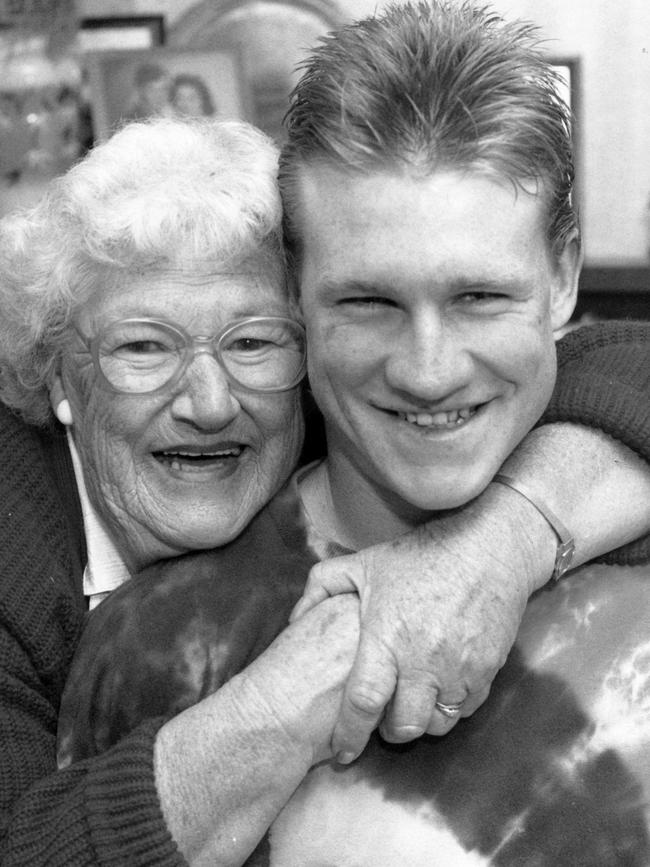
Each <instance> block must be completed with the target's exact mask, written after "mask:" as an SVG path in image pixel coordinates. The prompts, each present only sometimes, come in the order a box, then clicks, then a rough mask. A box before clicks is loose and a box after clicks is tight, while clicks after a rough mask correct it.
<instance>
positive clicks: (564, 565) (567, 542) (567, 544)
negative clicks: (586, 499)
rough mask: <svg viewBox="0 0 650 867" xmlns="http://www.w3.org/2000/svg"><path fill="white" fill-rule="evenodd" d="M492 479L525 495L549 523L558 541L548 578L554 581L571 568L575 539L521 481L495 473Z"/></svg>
mask: <svg viewBox="0 0 650 867" xmlns="http://www.w3.org/2000/svg"><path fill="white" fill-rule="evenodd" d="M492 481H493V482H498V483H499V484H501V485H506V486H507V487H508V488H512V490H513V491H517V493H518V494H521V496H522V497H525V498H526V499H527V500H528V502H529V503H530V504H531V505H532V506H534V507H535V508H536V509H537V511H538V512H539V513H540V515H542V516H543V517H544V518H546V520H547V521H548V523H549V524H550V525H551V528H552V529H553V531H554V533H555V535H556V536H557V538H558V540H559V542H558V546H557V551H556V554H555V563H554V565H553V573H552V575H551V579H550V580H551V581H554V582H556V581H559V580H560V578H561V577H562V576H563V575H564V573H565V572H567V571H568V570H569V569H570V568H571V563H572V561H573V555H574V553H575V549H576V546H575V540H574V538H573V535H572V534H571V532H570V531H569V530H568V529H567V528H566V527H565V526H564V524H563V523H562V521H560V519H559V518H558V517H557V515H556V514H555V513H554V512H552V511H551V509H549V507H548V506H547V505H546V503H544V502H543V501H542V500H540V499H539V497H537V496H536V495H535V494H533V493H532V491H530V490H529V489H528V488H527V487H526V486H525V485H522V484H521V482H518V481H516V480H515V479H513V478H512V476H506V475H505V474H503V473H497V475H496V476H495V477H494V478H493V479H492Z"/></svg>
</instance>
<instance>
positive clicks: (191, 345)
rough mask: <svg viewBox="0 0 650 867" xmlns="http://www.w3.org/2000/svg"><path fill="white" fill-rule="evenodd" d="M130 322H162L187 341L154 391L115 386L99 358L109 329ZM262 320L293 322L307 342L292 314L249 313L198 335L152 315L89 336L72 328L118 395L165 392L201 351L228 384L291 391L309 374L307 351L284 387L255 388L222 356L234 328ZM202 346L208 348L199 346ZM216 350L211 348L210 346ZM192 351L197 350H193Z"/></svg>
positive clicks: (247, 388)
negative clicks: (177, 361) (174, 365)
mask: <svg viewBox="0 0 650 867" xmlns="http://www.w3.org/2000/svg"><path fill="white" fill-rule="evenodd" d="M130 322H144V323H147V324H148V325H162V326H163V327H164V328H167V329H169V330H170V331H172V332H175V333H176V334H177V335H179V336H180V337H181V338H182V339H183V342H184V348H183V352H182V356H181V358H182V359H183V360H182V361H181V364H179V366H178V369H177V371H176V372H175V373H174V374H173V375H172V376H171V377H170V378H169V379H168V380H167V382H165V383H163V384H162V385H159V386H158V387H157V388H154V389H152V390H151V391H123V390H122V389H119V388H117V386H115V385H113V383H112V382H111V381H110V379H108V377H107V376H106V374H105V373H104V371H103V370H102V366H101V363H100V360H99V347H100V343H101V339H102V337H103V336H104V334H105V333H106V331H107V330H108V329H109V328H112V327H113V326H114V325H118V324H120V323H130ZM259 322H284V323H290V324H291V327H293V328H296V329H297V330H298V331H299V332H300V333H301V334H302V338H303V342H304V341H306V333H305V327H304V325H302V323H300V322H298V321H297V320H296V319H291V318H289V317H288V316H245V317H244V318H243V319H234V320H232V321H231V322H227V323H226V325H225V326H224V327H223V328H222V329H221V331H218V332H217V333H216V334H213V335H211V336H208V335H201V334H197V335H196V336H194V335H192V334H189V332H187V331H186V330H185V329H184V328H183V327H182V326H180V325H175V324H174V323H172V322H168V321H167V320H166V319H154V318H152V317H149V316H134V317H130V318H127V319H117V320H115V322H111V323H110V325H107V326H106V328H103V329H102V330H101V331H99V332H98V333H97V334H95V335H94V337H88V336H86V335H85V334H84V333H83V332H82V331H81V330H80V329H79V327H78V326H77V325H75V324H74V323H73V324H72V327H73V328H74V330H75V331H76V333H77V335H78V336H79V339H80V340H81V342H82V343H83V344H84V346H85V347H86V349H87V350H88V352H90V355H91V357H92V360H93V365H94V367H95V371H96V373H97V374H98V375H99V377H100V379H101V381H102V382H103V383H104V385H105V386H106V387H107V388H108V389H109V390H110V391H112V392H114V393H115V394H125V395H133V396H134V397H138V396H139V397H141V396H142V395H145V394H146V395H155V394H159V393H160V392H162V391H164V390H165V389H168V388H173V387H174V386H175V385H176V384H177V383H178V381H179V380H180V379H181V378H182V377H183V375H184V374H185V372H186V371H187V368H188V367H189V366H190V364H191V363H192V362H193V361H194V359H195V358H196V356H197V354H198V353H199V352H202V353H208V354H209V355H211V356H212V358H214V360H215V361H216V362H217V364H218V365H219V367H220V368H221V370H223V372H224V374H225V376H226V379H227V380H228V383H229V384H230V385H231V386H232V385H234V386H236V387H237V388H238V389H242V390H243V391H248V392H251V393H252V394H280V393H282V392H285V391H291V390H292V389H293V388H296V386H297V385H299V384H300V382H301V380H302V379H304V377H305V374H306V373H307V352H306V351H304V352H303V359H302V364H301V365H300V368H299V369H298V373H297V374H296V376H295V377H294V380H293V381H292V383H291V384H290V385H284V386H282V387H280V388H254V387H253V386H250V385H246V384H245V383H242V382H239V380H238V379H236V378H235V377H234V376H233V374H232V373H231V372H230V371H229V370H228V368H227V367H226V365H225V363H224V361H223V359H222V358H221V348H220V344H221V341H222V340H223V339H224V337H226V336H227V335H228V334H230V332H231V331H234V330H235V329H236V328H238V327H239V326H241V325H245V324H246V323H259ZM197 344H198V345H197ZM199 346H201V347H204V348H202V349H201V348H199ZM210 346H211V347H212V349H209V347H210ZM190 350H193V351H192V352H190Z"/></svg>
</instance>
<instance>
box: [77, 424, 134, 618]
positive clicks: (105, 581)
mask: <svg viewBox="0 0 650 867" xmlns="http://www.w3.org/2000/svg"><path fill="white" fill-rule="evenodd" d="M66 434H67V437H68V445H69V447H70V454H71V455H72V465H73V467H74V474H75V479H76V482H77V489H78V491H79V500H80V501H81V512H82V515H83V521H84V534H85V536H86V550H87V553H88V563H87V564H86V568H85V569H84V577H83V588H84V595H85V596H86V597H87V599H88V608H89V609H91V610H92V609H93V608H94V607H95V606H96V605H99V603H100V602H101V601H102V599H105V598H106V597H107V596H108V594H109V593H110V592H111V590H115V588H116V587H119V586H120V584H123V583H124V582H125V581H128V579H129V578H130V577H131V576H130V575H129V572H128V569H127V568H126V566H125V565H124V561H123V560H122V558H121V557H120V555H119V553H118V550H117V548H116V547H115V544H114V543H113V540H112V539H111V537H110V536H109V534H108V531H107V530H106V527H105V526H104V524H103V523H102V521H101V519H100V517H99V515H98V514H97V512H96V511H95V509H94V508H93V505H92V503H91V502H90V499H89V497H88V492H87V490H86V483H85V481H84V475H83V470H82V468H81V460H80V459H79V453H78V452H77V447H76V446H75V443H74V438H73V436H72V433H71V432H70V428H69V427H66Z"/></svg>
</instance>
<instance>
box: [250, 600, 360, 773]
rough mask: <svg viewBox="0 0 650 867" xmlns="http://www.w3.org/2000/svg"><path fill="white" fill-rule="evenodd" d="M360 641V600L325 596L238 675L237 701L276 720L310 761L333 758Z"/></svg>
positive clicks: (313, 762)
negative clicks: (305, 752) (308, 755)
mask: <svg viewBox="0 0 650 867" xmlns="http://www.w3.org/2000/svg"><path fill="white" fill-rule="evenodd" d="M358 643H359V603H358V600H357V598H356V597H355V596H353V595H350V594H346V595H342V596H336V597H334V598H332V599H328V600H325V601H324V602H323V604H322V605H318V606H316V607H315V608H314V609H312V610H311V611H309V612H308V613H307V614H306V615H305V617H301V618H300V619H298V620H296V621H294V622H293V623H291V624H290V625H289V626H288V627H287V628H286V629H284V630H283V631H282V632H281V633H280V635H279V636H278V637H277V638H276V639H275V640H274V642H273V643H272V644H271V645H270V647H269V648H268V649H267V650H266V651H265V652H264V653H263V654H262V655H261V656H260V657H258V659H257V660H255V662H253V663H252V664H251V665H250V666H248V668H246V669H244V671H242V672H241V674H240V675H239V676H238V683H239V688H240V689H241V700H242V702H246V703H247V705H248V706H254V707H258V708H259V709H260V710H261V712H262V713H263V715H264V716H265V717H266V718H267V719H273V720H275V721H276V728H277V731H278V732H284V733H285V734H286V735H287V736H288V743H289V744H290V745H291V747H292V749H296V750H300V749H303V748H304V749H306V750H307V751H309V752H310V753H311V760H310V765H314V764H316V763H317V762H320V761H324V760H325V759H329V758H332V756H333V753H332V743H333V731H334V726H335V724H336V722H337V719H338V716H339V710H340V706H341V701H342V699H343V690H344V687H345V684H346V681H347V679H348V677H349V675H350V671H351V668H352V663H353V662H354V658H355V654H356V652H357V647H358Z"/></svg>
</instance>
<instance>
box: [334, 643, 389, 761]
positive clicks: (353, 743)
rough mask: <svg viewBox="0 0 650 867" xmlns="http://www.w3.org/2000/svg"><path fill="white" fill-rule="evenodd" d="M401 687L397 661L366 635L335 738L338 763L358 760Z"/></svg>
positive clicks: (360, 646)
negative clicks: (393, 696) (389, 703)
mask: <svg viewBox="0 0 650 867" xmlns="http://www.w3.org/2000/svg"><path fill="white" fill-rule="evenodd" d="M396 684H397V667H396V665H395V660H394V658H393V656H392V654H391V653H390V651H389V650H388V648H387V647H386V646H385V645H384V644H383V643H382V642H378V641H376V640H375V639H374V638H373V637H372V636H371V635H368V634H367V633H363V632H362V635H361V639H360V642H359V649H358V651H357V656H356V659H355V661H354V665H353V666H352V670H351V672H350V675H349V677H348V681H347V684H346V687H345V692H344V695H343V700H342V703H341V710H340V713H339V719H338V722H337V723H336V726H335V728H334V733H333V735H332V749H333V752H334V755H335V756H336V757H337V759H338V761H339V762H341V763H343V764H347V763H349V762H351V761H352V760H353V759H355V758H356V757H357V756H358V755H359V754H360V753H361V752H362V751H363V749H364V747H365V746H366V744H367V743H368V739H369V738H370V735H371V734H372V732H373V731H374V729H376V728H377V726H378V724H379V722H380V720H381V718H382V716H383V713H384V709H385V707H386V705H387V704H388V702H389V701H390V699H391V697H392V695H393V693H394V691H395V686H396Z"/></svg>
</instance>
